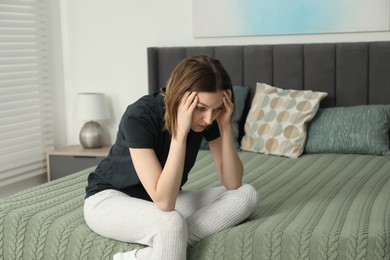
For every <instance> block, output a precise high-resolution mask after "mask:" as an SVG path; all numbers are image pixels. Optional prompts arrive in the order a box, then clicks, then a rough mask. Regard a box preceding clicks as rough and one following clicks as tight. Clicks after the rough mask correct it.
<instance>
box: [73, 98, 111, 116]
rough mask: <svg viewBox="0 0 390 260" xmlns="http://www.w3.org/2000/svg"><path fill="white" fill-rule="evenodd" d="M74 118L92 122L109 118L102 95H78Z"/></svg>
mask: <svg viewBox="0 0 390 260" xmlns="http://www.w3.org/2000/svg"><path fill="white" fill-rule="evenodd" d="M76 116H77V118H78V119H80V120H86V121H93V120H102V119H107V118H108V117H109V114H108V108H107V103H106V99H105V96H104V94H103V93H78V94H77V99H76Z"/></svg>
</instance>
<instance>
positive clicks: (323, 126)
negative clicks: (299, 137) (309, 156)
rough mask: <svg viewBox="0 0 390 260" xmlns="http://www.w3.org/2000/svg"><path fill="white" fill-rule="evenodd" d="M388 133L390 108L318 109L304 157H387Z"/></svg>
mask: <svg viewBox="0 0 390 260" xmlns="http://www.w3.org/2000/svg"><path fill="white" fill-rule="evenodd" d="M389 129H390V105H363V106H353V107H333V108H324V109H320V110H319V111H318V114H317V115H316V117H315V118H314V119H313V121H312V122H311V123H310V124H309V126H308V129H307V131H308V136H307V142H306V147H305V153H353V154H355V153H357V154H372V155H384V154H390V151H389V144H390V141H389Z"/></svg>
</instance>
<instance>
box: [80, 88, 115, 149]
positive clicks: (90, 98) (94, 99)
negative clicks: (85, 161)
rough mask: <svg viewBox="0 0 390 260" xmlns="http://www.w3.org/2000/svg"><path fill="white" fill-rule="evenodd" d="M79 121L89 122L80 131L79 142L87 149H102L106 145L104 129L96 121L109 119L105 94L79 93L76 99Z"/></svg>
mask: <svg viewBox="0 0 390 260" xmlns="http://www.w3.org/2000/svg"><path fill="white" fill-rule="evenodd" d="M76 115H77V118H78V119H81V120H84V121H87V122H86V123H85V124H84V125H83V127H82V128H81V130H80V134H79V140H80V144H81V146H82V147H84V148H86V149H96V148H100V147H102V146H103V144H104V137H103V133H104V130H103V127H102V126H101V125H100V124H99V123H98V122H96V120H103V119H107V118H108V117H109V115H108V109H107V104H106V100H105V96H104V94H103V93H78V94H77V99H76Z"/></svg>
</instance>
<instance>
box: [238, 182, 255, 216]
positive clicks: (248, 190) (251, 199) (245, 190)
mask: <svg viewBox="0 0 390 260" xmlns="http://www.w3.org/2000/svg"><path fill="white" fill-rule="evenodd" d="M236 191H237V193H238V196H239V197H240V199H241V203H242V205H243V206H246V207H247V208H250V209H253V210H254V209H255V208H256V207H257V205H258V203H259V200H260V196H259V193H258V192H257V190H256V189H255V187H253V186H252V185H250V184H243V185H242V186H241V187H240V188H238V189H237V190H236Z"/></svg>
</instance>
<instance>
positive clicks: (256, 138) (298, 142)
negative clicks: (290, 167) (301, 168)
mask: <svg viewBox="0 0 390 260" xmlns="http://www.w3.org/2000/svg"><path fill="white" fill-rule="evenodd" d="M326 96H327V93H325V92H314V91H311V90H293V89H281V88H277V87H273V86H270V85H267V84H264V83H257V85H256V93H255V96H254V98H253V101H252V105H251V108H250V110H249V113H248V116H247V118H246V122H245V135H244V137H243V138H242V140H241V149H242V150H245V151H251V152H258V153H265V154H273V155H280V156H285V157H289V158H297V157H299V156H300V155H301V154H302V152H303V149H304V145H305V140H306V126H307V123H308V122H309V121H310V120H311V119H312V118H313V117H314V115H315V114H316V112H317V110H318V107H319V104H320V101H321V100H322V99H323V98H325V97H326Z"/></svg>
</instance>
